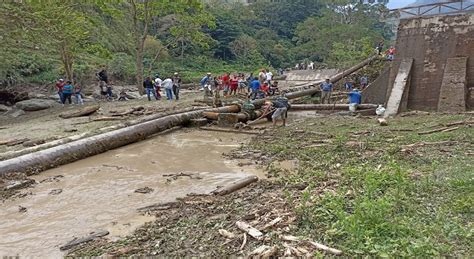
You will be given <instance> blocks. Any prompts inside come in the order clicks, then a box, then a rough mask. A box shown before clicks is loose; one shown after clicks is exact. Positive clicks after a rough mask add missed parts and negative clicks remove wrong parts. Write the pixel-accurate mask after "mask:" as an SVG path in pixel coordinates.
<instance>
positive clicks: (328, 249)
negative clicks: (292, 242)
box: [308, 241, 342, 255]
mask: <svg viewBox="0 0 474 259" xmlns="http://www.w3.org/2000/svg"><path fill="white" fill-rule="evenodd" d="M308 243H309V244H310V245H312V246H314V247H315V248H316V249H318V250H322V251H325V252H328V253H331V254H334V255H340V254H342V251H341V250H338V249H335V248H331V247H328V246H325V245H323V244H320V243H317V242H313V241H308Z"/></svg>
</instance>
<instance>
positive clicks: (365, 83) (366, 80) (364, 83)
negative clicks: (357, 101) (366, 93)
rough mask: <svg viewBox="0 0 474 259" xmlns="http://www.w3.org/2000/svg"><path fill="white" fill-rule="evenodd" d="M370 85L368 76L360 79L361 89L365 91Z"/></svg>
mask: <svg viewBox="0 0 474 259" xmlns="http://www.w3.org/2000/svg"><path fill="white" fill-rule="evenodd" d="M368 85H369V78H368V77H367V76H365V75H364V76H361V77H360V89H361V90H364V89H365V88H366V87H367V86H368Z"/></svg>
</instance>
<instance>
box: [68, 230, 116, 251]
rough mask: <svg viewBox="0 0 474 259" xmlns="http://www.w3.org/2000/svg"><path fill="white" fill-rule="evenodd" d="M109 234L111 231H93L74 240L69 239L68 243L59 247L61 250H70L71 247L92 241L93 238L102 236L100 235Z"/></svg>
mask: <svg viewBox="0 0 474 259" xmlns="http://www.w3.org/2000/svg"><path fill="white" fill-rule="evenodd" d="M108 234H109V231H99V232H94V233H91V234H90V235H89V236H87V237H83V238H74V239H73V240H71V241H69V242H68V243H67V244H65V245H63V246H61V247H59V250H61V251H65V250H69V249H71V248H73V247H75V246H77V245H80V244H82V243H86V242H89V241H92V240H94V239H97V238H100V237H104V236H107V235H108Z"/></svg>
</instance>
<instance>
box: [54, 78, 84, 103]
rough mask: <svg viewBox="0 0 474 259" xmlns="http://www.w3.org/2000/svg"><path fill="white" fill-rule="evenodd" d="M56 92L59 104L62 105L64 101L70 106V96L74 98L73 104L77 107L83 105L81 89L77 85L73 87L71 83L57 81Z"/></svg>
mask: <svg viewBox="0 0 474 259" xmlns="http://www.w3.org/2000/svg"><path fill="white" fill-rule="evenodd" d="M56 90H57V92H58V95H59V100H60V102H61V103H62V104H63V105H64V104H66V101H68V103H69V104H72V96H73V95H74V97H75V103H76V104H79V105H83V104H84V101H83V100H82V97H83V96H82V92H81V87H80V86H79V85H75V86H74V85H73V84H72V81H70V80H67V81H65V80H64V79H59V80H58V81H57V82H56Z"/></svg>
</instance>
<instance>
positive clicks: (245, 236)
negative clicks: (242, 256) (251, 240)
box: [240, 233, 247, 250]
mask: <svg viewBox="0 0 474 259" xmlns="http://www.w3.org/2000/svg"><path fill="white" fill-rule="evenodd" d="M246 244H247V233H244V240H243V241H242V245H240V250H244V247H245V245H246Z"/></svg>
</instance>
